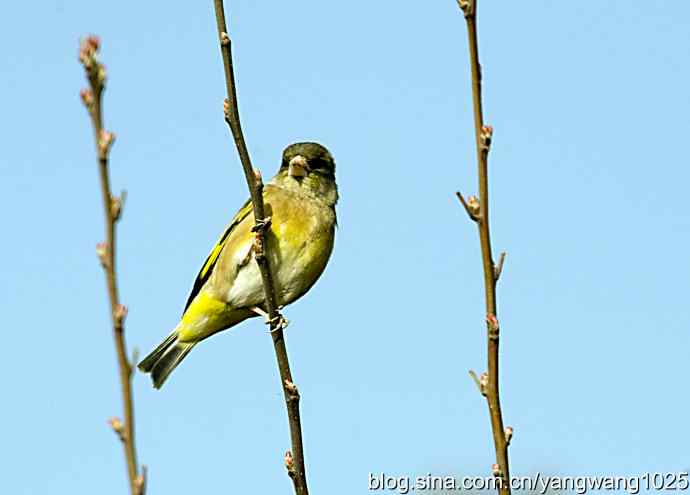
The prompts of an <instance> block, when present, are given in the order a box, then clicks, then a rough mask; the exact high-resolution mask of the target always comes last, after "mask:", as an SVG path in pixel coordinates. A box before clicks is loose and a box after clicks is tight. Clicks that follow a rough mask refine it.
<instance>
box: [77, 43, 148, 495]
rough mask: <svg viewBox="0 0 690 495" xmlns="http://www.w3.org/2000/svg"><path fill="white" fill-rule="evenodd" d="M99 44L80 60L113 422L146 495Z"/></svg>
mask: <svg viewBox="0 0 690 495" xmlns="http://www.w3.org/2000/svg"><path fill="white" fill-rule="evenodd" d="M99 44H100V43H99V40H98V38H97V37H95V36H89V37H87V38H86V39H84V40H83V41H82V42H81V46H80V49H79V61H80V62H81V64H82V65H83V66H84V70H85V71H86V78H87V80H88V82H89V88H84V89H82V90H81V93H80V94H81V99H82V102H83V103H84V105H85V106H86V108H87V110H88V111H89V116H90V117H91V123H92V124H93V130H94V137H95V141H96V151H97V157H98V170H99V174H100V183H101V192H102V196H103V209H104V212H105V241H104V242H101V243H99V244H98V245H97V246H96V253H97V255H98V258H99V259H100V261H101V266H102V267H103V271H104V272H105V278H106V283H107V288H108V298H109V300H110V314H111V319H112V325H113V338H114V340H115V350H116V352H117V363H118V369H119V375H120V387H121V389H122V402H123V408H124V423H123V422H122V420H120V419H118V418H112V419H110V426H111V427H112V428H113V430H114V431H115V433H116V434H117V435H118V437H119V438H120V441H121V442H122V445H123V447H124V452H125V459H126V462H127V474H128V478H129V485H130V492H131V493H132V495H143V494H144V491H145V484H146V468H145V467H144V468H142V471H141V474H139V467H138V465H137V453H136V446H135V439H134V403H133V399H132V365H131V363H130V362H129V360H128V358H127V346H126V343H125V328H124V322H125V317H126V316H127V308H126V307H125V306H123V305H122V304H120V300H119V295H118V290H117V275H116V271H115V260H116V258H115V247H116V237H115V224H116V223H117V222H118V220H119V219H120V215H121V213H122V208H123V205H124V200H125V192H124V191H123V192H122V194H121V195H120V197H116V196H113V195H112V193H111V191H110V176H109V173H108V158H109V155H110V147H111V146H112V144H113V141H114V140H115V135H114V134H113V133H111V132H108V131H106V130H105V129H103V112H102V96H103V90H104V88H105V81H106V72H105V66H104V65H103V64H101V63H100V62H99V61H98V59H97V58H96V55H97V53H98V48H99Z"/></svg>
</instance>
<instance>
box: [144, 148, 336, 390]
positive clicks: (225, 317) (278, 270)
mask: <svg viewBox="0 0 690 495" xmlns="http://www.w3.org/2000/svg"><path fill="white" fill-rule="evenodd" d="M263 198H264V203H265V214H266V216H269V217H270V219H271V223H270V227H269V229H267V231H266V242H267V245H268V249H267V255H268V260H269V263H270V266H271V271H272V274H273V279H274V285H275V291H276V298H277V303H278V305H279V306H280V307H282V306H285V305H287V304H290V303H291V302H293V301H296V300H297V299H299V298H300V297H302V296H303V295H304V294H305V293H306V292H307V291H308V290H309V289H310V288H311V287H312V286H313V285H314V283H315V282H316V281H317V280H318V278H319V277H320V276H321V274H322V273H323V271H324V269H325V268H326V264H327V263H328V259H329V258H330V256H331V252H332V250H333V242H334V238H335V228H336V214H335V205H336V203H337V201H338V188H337V186H336V182H335V162H334V161H333V157H332V156H331V154H330V153H329V152H328V150H327V149H326V148H324V147H323V146H321V145H320V144H317V143H295V144H292V145H290V146H288V147H287V148H285V151H283V160H282V164H281V166H280V170H278V173H277V174H276V176H275V177H273V179H271V181H270V182H269V183H267V184H266V186H265V187H264V190H263ZM253 226H254V213H253V209H252V203H251V201H247V202H246V203H245V205H244V206H243V207H242V208H241V209H240V210H239V211H238V212H237V214H236V215H235V217H234V218H233V219H232V221H231V222H230V224H229V225H228V227H227V228H226V229H225V232H223V235H221V237H220V239H219V240H218V242H217V243H216V245H215V246H214V247H213V249H212V250H211V254H209V256H208V258H207V259H206V262H205V263H204V264H203V266H202V267H201V270H200V271H199V275H198V276H197V278H196V280H195V281H194V286H193V287H192V291H191V294H190V295H189V298H188V299H187V304H186V306H185V309H184V312H183V314H182V318H181V319H180V322H179V323H178V324H177V326H176V327H175V329H174V330H173V331H172V333H171V334H170V335H169V336H168V337H167V338H166V339H165V340H163V342H161V344H160V345H159V346H158V347H156V348H155V349H154V350H153V351H152V352H151V353H150V354H149V355H148V356H146V358H144V359H143V360H142V361H141V363H139V365H138V366H139V369H140V370H142V371H144V372H146V373H150V374H151V379H152V380H153V385H154V387H155V388H160V387H161V386H162V385H163V383H164V382H165V380H166V379H167V378H168V376H169V375H170V373H172V371H173V370H174V369H175V368H176V367H177V366H178V365H179V364H180V363H181V362H182V360H183V359H184V358H185V357H186V356H187V355H188V354H189V352H190V351H191V350H192V349H193V348H194V346H195V345H197V344H198V343H199V342H201V341H202V340H204V339H206V338H207V337H210V336H211V335H213V334H215V333H217V332H220V331H221V330H225V329H227V328H231V327H233V326H235V325H237V324H238V323H240V322H242V321H244V320H246V319H248V318H251V317H254V316H258V315H265V308H263V304H264V289H263V284H262V280H261V273H260V271H259V267H258V265H257V263H256V262H255V260H254V252H253V245H254V233H253V232H252V227H253Z"/></svg>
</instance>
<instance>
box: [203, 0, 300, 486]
mask: <svg viewBox="0 0 690 495" xmlns="http://www.w3.org/2000/svg"><path fill="white" fill-rule="evenodd" d="M214 7H215V11H216V25H217V28H218V39H219V41H220V48H221V53H222V55H223V67H224V69H225V84H226V90H227V95H228V97H227V99H226V100H225V105H224V112H225V121H226V122H227V124H228V126H229V127H230V131H231V132H232V137H233V139H234V140H235V146H236V147H237V152H238V154H239V156H240V161H241V162H242V169H243V170H244V176H245V178H246V180H247V186H248V187H249V192H250V194H251V199H252V206H253V208H254V228H253V229H252V230H253V231H254V232H255V238H254V256H255V259H256V262H257V264H258V265H259V270H260V271H261V279H262V280H263V286H264V297H265V302H264V306H265V308H264V309H265V310H266V312H267V313H268V323H269V325H270V329H271V336H272V338H273V346H274V348H275V353H276V359H277V361H278V369H279V371H280V381H281V384H282V386H283V394H284V396H285V403H286V406H287V412H288V421H289V424H290V437H291V440H292V450H291V451H288V452H287V453H286V454H285V466H286V468H287V471H288V475H289V476H290V478H291V479H292V481H293V484H294V488H295V493H296V494H297V495H308V493H309V492H308V490H307V476H306V471H305V466H304V451H303V447H302V426H301V422H300V415H299V397H300V396H299V391H298V390H297V387H296V386H295V384H294V383H293V380H292V373H291V372H290V362H289V360H288V355H287V349H286V348H285V337H284V334H283V329H284V327H285V326H286V320H285V319H284V318H283V317H282V315H281V314H280V313H279V312H278V305H277V302H276V295H275V286H274V283H273V277H272V275H271V266H270V263H269V261H268V260H269V257H268V255H267V253H266V248H267V245H268V244H267V242H266V234H267V232H268V231H269V227H270V223H271V219H270V217H266V216H265V213H264V201H263V195H262V191H263V183H262V181H261V173H260V172H259V171H258V170H257V169H255V168H253V167H252V164H251V160H250V158H249V153H248V152H247V146H246V144H245V141H244V135H243V134H242V126H241V124H240V115H239V110H238V108H237V91H236V89H235V74H234V70H233V65H232V43H231V41H230V37H229V36H228V29H227V27H226V22H225V11H224V8H223V0H214Z"/></svg>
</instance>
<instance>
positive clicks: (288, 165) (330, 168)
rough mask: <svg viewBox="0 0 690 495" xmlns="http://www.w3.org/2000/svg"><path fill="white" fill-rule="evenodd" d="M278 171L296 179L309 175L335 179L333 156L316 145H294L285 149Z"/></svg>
mask: <svg viewBox="0 0 690 495" xmlns="http://www.w3.org/2000/svg"><path fill="white" fill-rule="evenodd" d="M280 169H281V171H282V170H287V173H288V175H289V176H290V177H294V178H296V179H299V178H301V177H307V176H308V175H309V174H311V173H314V174H318V175H321V176H324V177H326V178H330V179H335V162H334V161H333V156H331V154H330V152H329V151H328V150H327V149H326V148H324V147H323V146H321V145H320V144H318V143H295V144H291V145H290V146H288V147H287V148H285V151H283V162H282V164H281V166H280Z"/></svg>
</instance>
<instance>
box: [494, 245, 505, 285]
mask: <svg viewBox="0 0 690 495" xmlns="http://www.w3.org/2000/svg"><path fill="white" fill-rule="evenodd" d="M505 260H506V252H505V251H503V252H502V253H501V255H500V256H499V257H498V263H497V264H496V266H494V279H495V280H496V282H498V279H499V278H501V273H502V272H503V263H504V262H505Z"/></svg>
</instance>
